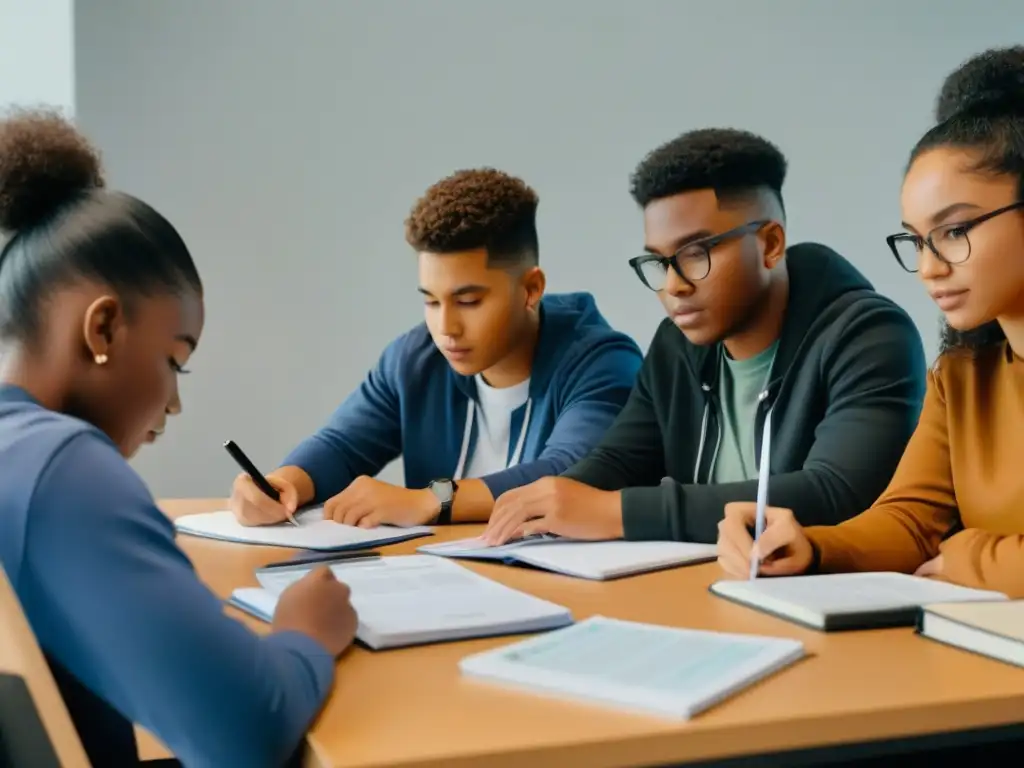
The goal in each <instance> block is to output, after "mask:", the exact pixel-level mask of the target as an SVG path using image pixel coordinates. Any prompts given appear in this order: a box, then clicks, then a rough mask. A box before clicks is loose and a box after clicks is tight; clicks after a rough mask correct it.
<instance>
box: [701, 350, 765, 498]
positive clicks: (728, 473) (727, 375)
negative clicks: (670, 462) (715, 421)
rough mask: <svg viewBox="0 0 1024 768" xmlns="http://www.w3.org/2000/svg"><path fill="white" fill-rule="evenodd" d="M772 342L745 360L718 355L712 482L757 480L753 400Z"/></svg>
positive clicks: (759, 389)
mask: <svg viewBox="0 0 1024 768" xmlns="http://www.w3.org/2000/svg"><path fill="white" fill-rule="evenodd" d="M778 346H779V342H778V341H776V342H775V343H774V344H772V345H771V346H770V347H768V348H767V349H766V350H764V351H763V352H759V353H758V354H756V355H754V356H753V357H751V358H748V359H747V360H733V359H732V358H730V357H729V355H728V353H724V354H723V355H722V364H721V367H720V369H719V371H718V397H719V401H720V403H721V405H722V413H721V430H720V433H719V434H720V435H721V442H720V443H719V445H718V451H717V455H716V457H715V460H714V461H715V463H714V466H713V467H712V468H711V482H712V483H734V482H739V481H742V480H756V479H757V469H758V467H757V461H755V458H754V457H755V455H756V454H755V452H754V440H755V438H756V434H755V431H754V427H755V419H756V416H757V397H758V395H760V394H761V392H763V391H764V389H765V387H766V386H767V384H768V374H769V373H770V371H771V367H772V361H774V360H775V350H776V349H777V348H778Z"/></svg>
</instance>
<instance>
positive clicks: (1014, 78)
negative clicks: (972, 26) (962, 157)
mask: <svg viewBox="0 0 1024 768" xmlns="http://www.w3.org/2000/svg"><path fill="white" fill-rule="evenodd" d="M1008 90H1009V91H1017V92H1021V91H1024V45H1014V46H1010V47H1008V48H991V49H989V50H987V51H984V52H982V53H979V54H977V55H976V56H973V57H971V58H970V59H968V60H967V61H965V62H963V63H962V64H961V65H960V66H959V67H957V69H955V70H954V71H953V72H952V73H950V74H949V76H947V77H946V79H945V80H944V81H943V83H942V88H941V90H940V91H939V95H938V97H937V98H936V99H935V122H937V123H941V122H944V121H946V120H948V119H949V118H951V117H952V116H953V115H954V114H956V113H957V112H961V111H963V110H964V109H970V108H971V107H972V106H973V105H976V104H978V102H979V101H993V100H995V101H996V102H999V101H1000V100H1001V99H1002V98H1003V97H1004V94H1005V93H1006V91H1008Z"/></svg>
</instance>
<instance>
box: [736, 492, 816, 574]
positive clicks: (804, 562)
mask: <svg viewBox="0 0 1024 768" xmlns="http://www.w3.org/2000/svg"><path fill="white" fill-rule="evenodd" d="M756 519H757V505H756V504H754V503H753V502H746V501H742V502H739V501H738V502H732V503H730V504H726V505H725V516H724V517H723V518H722V520H721V521H720V522H719V523H718V564H719V565H720V566H721V567H722V570H723V571H725V573H726V576H728V577H729V578H733V579H747V578H750V558H751V551H752V550H753V549H754V548H755V544H754V538H753V536H751V533H750V531H751V529H752V528H753V527H754V523H755V522H756ZM755 557H757V558H758V559H759V560H760V566H759V567H758V573H759V574H760V575H762V576H792V575H796V574H801V573H805V572H806V571H807V569H808V568H810V567H811V563H812V562H813V561H814V550H813V548H812V547H811V542H810V540H809V539H808V538H807V536H806V534H805V533H804V529H803V528H801V527H800V523H798V522H797V521H796V518H795V517H793V511H792V510H790V509H783V508H782V507H768V508H767V509H765V526H764V531H763V532H762V533H761V538H760V539H759V540H758V542H757V544H756V553H755Z"/></svg>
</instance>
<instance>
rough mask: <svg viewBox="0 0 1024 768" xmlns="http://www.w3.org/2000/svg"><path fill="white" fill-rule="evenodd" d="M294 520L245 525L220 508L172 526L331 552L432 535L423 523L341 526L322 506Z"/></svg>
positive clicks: (248, 541)
mask: <svg viewBox="0 0 1024 768" xmlns="http://www.w3.org/2000/svg"><path fill="white" fill-rule="evenodd" d="M295 519H296V522H298V523H299V525H297V526H295V525H292V524H291V523H290V522H284V523H278V524H277V525H261V526H248V525H242V524H241V523H239V522H238V521H237V520H236V519H235V516H234V515H233V514H231V512H227V511H223V512H205V513H202V514H198V515H184V516H182V517H179V518H178V519H177V520H175V521H174V525H175V527H176V528H177V529H178V531H179V532H180V533H186V534H189V535H190V536H201V537H203V538H207V539H219V540H221V541H231V542H235V543H237V544H261V545H263V546H271V547H295V548H297V549H315V550H321V551H330V552H335V551H341V550H347V549H368V548H370V547H379V546H383V545H384V544H394V543H395V542H399V541H406V540H408V539H417V538H419V537H421V536H432V535H433V531H432V530H431V529H430V528H427V527H425V526H417V527H412V528H397V527H394V526H390V525H381V526H377V527H376V528H359V527H357V526H354V525H342V524H341V523H336V522H334V521H333V520H324V510H323V507H316V508H313V509H309V510H306V511H303V512H300V513H299V514H298V515H296V518H295Z"/></svg>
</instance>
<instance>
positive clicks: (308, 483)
mask: <svg viewBox="0 0 1024 768" xmlns="http://www.w3.org/2000/svg"><path fill="white" fill-rule="evenodd" d="M268 477H270V478H275V477H276V478H279V479H281V480H284V481H285V482H286V483H290V484H291V485H293V486H295V490H296V492H297V493H298V496H299V506H300V507H301V506H303V505H305V504H309V503H310V502H311V501H313V499H315V498H316V488H315V487H314V485H313V478H311V477H310V476H309V475H308V474H306V470H304V469H302V468H301V467H295V466H287V467H279V468H278V469H275V470H274V471H273V472H271V473H270V474H269V475H268Z"/></svg>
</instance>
